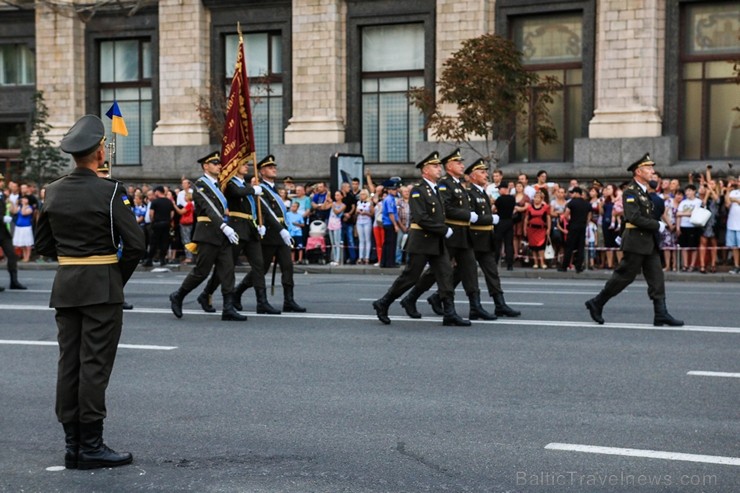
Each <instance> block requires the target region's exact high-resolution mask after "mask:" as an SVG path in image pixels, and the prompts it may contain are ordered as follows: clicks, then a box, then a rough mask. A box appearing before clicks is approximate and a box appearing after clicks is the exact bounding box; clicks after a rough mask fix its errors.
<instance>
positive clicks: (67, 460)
mask: <svg viewBox="0 0 740 493" xmlns="http://www.w3.org/2000/svg"><path fill="white" fill-rule="evenodd" d="M62 427H63V428H64V444H65V446H64V467H66V468H67V469H77V456H78V455H79V453H80V424H79V423H78V422H77V421H75V422H72V423H62Z"/></svg>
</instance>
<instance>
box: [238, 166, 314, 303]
mask: <svg viewBox="0 0 740 493" xmlns="http://www.w3.org/2000/svg"><path fill="white" fill-rule="evenodd" d="M257 171H258V172H259V173H260V175H261V176H262V189H263V191H264V193H263V194H262V196H261V197H260V200H261V201H262V217H263V219H264V222H265V227H266V229H267V231H266V232H265V236H264V238H262V260H263V261H264V263H265V266H266V270H269V268H270V264H271V263H272V262H273V259H275V262H277V264H278V265H279V266H280V282H281V283H282V285H283V311H284V312H296V313H303V312H305V311H306V309H305V308H303V307H302V306H300V305H299V304H298V303H296V302H295V299H294V298H293V287H294V285H295V284H294V283H293V253H292V251H291V248H292V246H293V244H292V242H291V240H290V232H289V231H288V228H287V227H286V226H285V213H286V210H285V204H284V203H283V199H282V198H281V197H280V195H278V193H277V189H275V178H277V164H276V163H275V156H273V155H268V156H266V157H265V158H264V159H263V160H262V161H260V162H259V163H257ZM268 215H271V216H272V217H273V219H274V220H269V219H267V216H268ZM258 275H260V274H258V273H257V272H255V271H251V272H250V273H249V274H248V275H247V277H246V278H245V279H244V281H242V282H241V283H240V285H239V289H240V290H241V291H242V292H244V290H246V289H248V288H250V287H252V286H259V284H257V283H258V282H259V281H257V276H258ZM263 277H264V276H263ZM263 286H264V284H263ZM242 288H243V289H242ZM258 289H259V288H258Z"/></svg>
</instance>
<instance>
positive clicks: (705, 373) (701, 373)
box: [686, 371, 740, 378]
mask: <svg viewBox="0 0 740 493" xmlns="http://www.w3.org/2000/svg"><path fill="white" fill-rule="evenodd" d="M686 374H687V375H695V376H699V377H726V378H740V373H728V372H724V371H690V372H687V373H686Z"/></svg>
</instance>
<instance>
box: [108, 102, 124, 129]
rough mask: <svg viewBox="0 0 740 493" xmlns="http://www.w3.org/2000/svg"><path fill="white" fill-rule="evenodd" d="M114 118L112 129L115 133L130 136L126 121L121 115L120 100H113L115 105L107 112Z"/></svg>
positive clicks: (109, 116)
mask: <svg viewBox="0 0 740 493" xmlns="http://www.w3.org/2000/svg"><path fill="white" fill-rule="evenodd" d="M105 116H107V117H108V118H110V119H111V120H112V122H111V131H112V132H113V133H114V134H119V135H123V136H124V137H126V136H128V129H127V128H126V122H125V121H123V115H121V109H120V108H119V107H118V101H113V105H112V106H111V107H110V109H109V110H108V112H107V113H106V114H105Z"/></svg>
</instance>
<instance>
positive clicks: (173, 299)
mask: <svg viewBox="0 0 740 493" xmlns="http://www.w3.org/2000/svg"><path fill="white" fill-rule="evenodd" d="M187 294H188V292H187V291H185V290H184V289H182V288H180V289H178V290H177V291H175V292H173V293H171V294H170V308H171V309H172V313H174V314H175V316H176V317H177V318H182V302H183V300H185V296H187Z"/></svg>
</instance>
